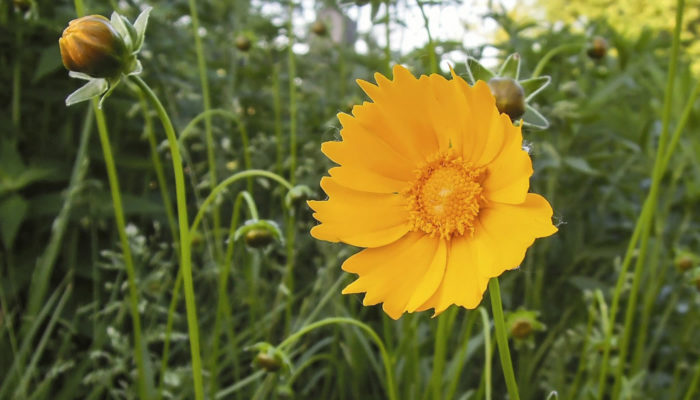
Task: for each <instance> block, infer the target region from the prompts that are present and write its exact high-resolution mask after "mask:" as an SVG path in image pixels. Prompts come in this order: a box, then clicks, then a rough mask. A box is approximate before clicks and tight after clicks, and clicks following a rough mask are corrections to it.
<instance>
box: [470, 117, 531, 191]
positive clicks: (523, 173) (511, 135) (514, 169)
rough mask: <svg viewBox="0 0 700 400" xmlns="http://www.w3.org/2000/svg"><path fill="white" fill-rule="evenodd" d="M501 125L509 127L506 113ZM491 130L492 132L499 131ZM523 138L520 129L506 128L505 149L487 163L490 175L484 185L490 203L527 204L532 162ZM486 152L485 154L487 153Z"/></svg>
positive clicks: (504, 135)
mask: <svg viewBox="0 0 700 400" xmlns="http://www.w3.org/2000/svg"><path fill="white" fill-rule="evenodd" d="M500 119H501V121H500V123H501V124H505V123H507V124H508V125H510V120H507V121H506V119H507V117H505V114H502V115H501V118H500ZM496 131H497V130H496V129H492V132H496ZM522 145H523V137H522V132H521V129H520V128H519V127H518V128H515V127H512V125H511V126H510V127H504V129H503V146H502V148H501V150H500V152H499V153H498V155H496V156H495V158H494V159H493V160H492V161H491V162H490V163H489V164H488V167H487V169H488V176H487V178H486V180H485V181H484V182H483V184H482V187H483V188H484V190H485V195H486V198H487V199H489V200H490V201H495V202H499V203H509V204H520V203H522V202H523V201H525V196H526V194H527V191H528V189H529V188H530V176H532V172H533V170H532V160H531V159H530V155H529V154H528V153H527V152H526V151H525V150H523V148H522ZM488 153H489V151H485V152H484V153H483V154H482V155H486V154H488Z"/></svg>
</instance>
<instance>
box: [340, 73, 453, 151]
mask: <svg viewBox="0 0 700 400" xmlns="http://www.w3.org/2000/svg"><path fill="white" fill-rule="evenodd" d="M375 79H376V80H377V85H373V84H371V83H369V82H366V81H362V80H358V81H357V82H358V84H359V85H360V87H361V88H362V90H364V91H365V93H367V95H368V96H370V98H371V99H372V100H373V101H374V102H373V103H366V104H364V105H363V106H361V107H355V108H354V109H353V114H354V115H355V116H356V117H357V118H358V120H360V122H361V123H362V124H363V125H365V127H367V129H368V130H371V131H373V132H375V133H377V134H378V135H381V136H382V138H383V139H385V140H386V141H387V143H389V144H390V145H391V146H392V147H393V148H395V149H397V150H399V151H400V152H401V154H404V155H405V156H406V157H408V158H410V159H411V160H412V161H413V162H414V163H416V164H418V163H420V162H422V161H424V160H425V159H426V158H427V157H429V156H430V155H432V154H433V153H435V152H437V151H438V150H439V149H440V142H439V140H438V137H439V136H440V135H441V133H440V132H435V130H434V129H433V125H432V122H431V119H430V118H429V116H428V115H427V114H426V109H427V108H428V106H427V102H429V99H428V94H429V93H430V82H429V79H428V78H427V77H422V78H421V79H416V78H415V77H414V76H413V75H412V74H411V73H410V72H409V71H408V70H407V69H406V68H404V67H402V66H400V65H396V66H395V67H394V80H393V81H390V80H388V79H387V78H386V77H384V76H382V75H381V74H375ZM380 120H381V121H382V122H383V126H381V127H380V126H377V125H376V124H375V123H376V122H378V121H380ZM368 123H369V124H368Z"/></svg>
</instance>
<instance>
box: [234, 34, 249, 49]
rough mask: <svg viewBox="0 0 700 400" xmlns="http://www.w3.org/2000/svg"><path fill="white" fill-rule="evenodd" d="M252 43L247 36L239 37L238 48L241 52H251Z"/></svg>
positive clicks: (237, 40) (237, 39)
mask: <svg viewBox="0 0 700 400" xmlns="http://www.w3.org/2000/svg"><path fill="white" fill-rule="evenodd" d="M250 46H251V42H250V39H248V36H245V35H238V37H237V38H236V48H237V49H238V50H240V51H244V52H245V51H248V50H250Z"/></svg>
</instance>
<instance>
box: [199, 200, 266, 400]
mask: <svg viewBox="0 0 700 400" xmlns="http://www.w3.org/2000/svg"><path fill="white" fill-rule="evenodd" d="M243 200H245V203H246V204H247V206H248V211H249V213H250V216H251V219H253V220H257V219H258V210H257V208H256V206H255V202H254V201H253V198H252V197H251V195H250V193H248V192H246V191H242V192H240V193H238V196H236V201H235V203H234V206H233V215H232V216H231V224H230V228H229V237H228V246H227V249H226V256H225V263H224V264H222V265H221V266H220V271H219V285H218V302H217V305H216V318H215V319H214V331H213V335H212V351H211V359H210V361H209V365H210V367H209V373H210V374H211V378H212V385H211V388H210V392H211V394H210V397H211V398H214V397H216V392H217V390H218V388H217V385H216V382H217V378H218V357H219V335H220V334H219V331H220V330H221V324H222V320H223V316H224V315H223V314H224V309H225V308H226V303H227V300H228V296H226V290H227V286H228V277H229V274H230V272H231V260H232V259H233V249H234V247H235V246H234V240H233V235H234V233H235V231H236V227H238V222H239V217H240V209H241V202H242V201H243ZM229 310H230V309H229Z"/></svg>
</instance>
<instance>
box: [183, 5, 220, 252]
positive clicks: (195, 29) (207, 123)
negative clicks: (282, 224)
mask: <svg viewBox="0 0 700 400" xmlns="http://www.w3.org/2000/svg"><path fill="white" fill-rule="evenodd" d="M189 5H190V16H191V17H192V36H194V45H195V51H196V52H197V69H198V70H199V81H200V83H201V85H202V100H203V102H204V111H205V112H206V111H209V110H210V109H211V97H210V95H209V80H208V78H207V64H206V61H205V60H204V47H203V46H202V38H201V37H200V36H199V17H198V16H197V4H196V2H195V0H189ZM204 130H205V132H206V133H205V135H206V142H207V162H208V164H209V187H210V188H211V189H213V188H214V187H215V186H216V184H217V183H218V179H217V176H216V175H217V174H216V160H215V158H214V135H213V133H212V126H211V117H210V116H209V115H208V114H207V115H206V117H205V118H204ZM212 219H213V220H214V241H215V243H216V245H215V246H214V249H215V250H216V251H217V254H219V249H220V245H221V242H220V239H221V238H220V232H219V231H220V227H221V221H220V218H219V206H218V205H215V206H214V212H213V218H212Z"/></svg>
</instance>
